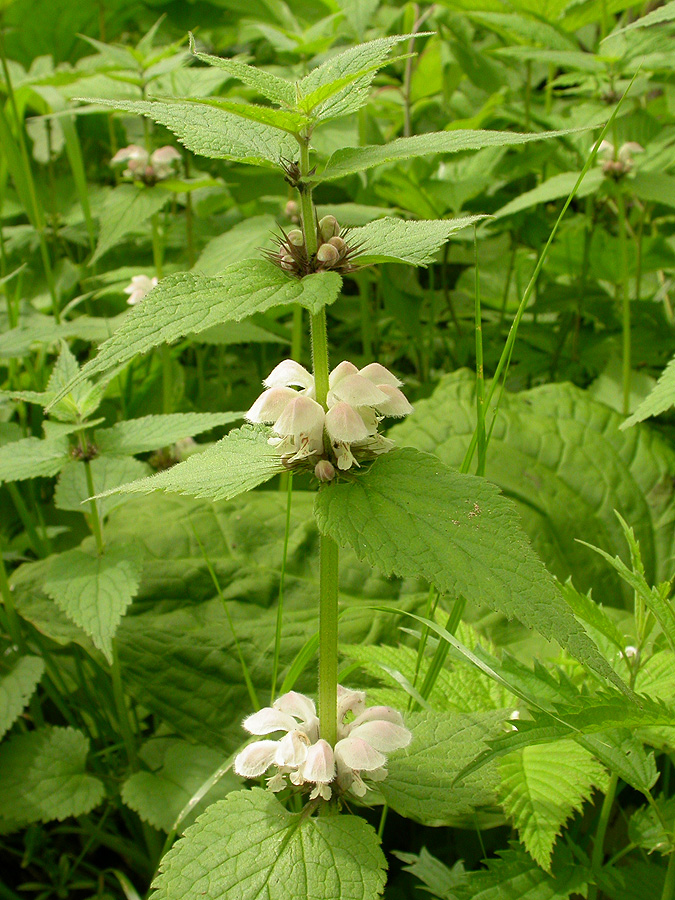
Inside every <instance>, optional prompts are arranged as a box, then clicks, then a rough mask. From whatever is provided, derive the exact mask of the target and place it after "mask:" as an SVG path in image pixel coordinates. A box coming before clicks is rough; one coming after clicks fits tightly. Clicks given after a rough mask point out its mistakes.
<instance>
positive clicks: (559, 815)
mask: <svg viewBox="0 0 675 900" xmlns="http://www.w3.org/2000/svg"><path fill="white" fill-rule="evenodd" d="M499 772H500V775H501V789H500V792H501V800H502V804H503V806H504V810H505V812H506V814H507V815H508V816H509V818H510V819H511V821H512V822H513V824H514V825H515V827H516V828H517V829H518V835H519V837H520V840H521V841H522V842H523V844H524V845H525V848H526V849H527V851H528V853H529V854H530V856H531V857H532V858H533V859H534V860H535V861H536V862H537V863H539V865H540V866H541V867H542V868H543V869H546V871H547V872H550V871H551V855H552V853H553V845H554V844H555V841H556V838H557V837H558V835H560V833H561V831H562V829H563V826H564V825H565V822H566V821H567V820H568V819H569V817H570V816H571V815H572V813H574V812H575V811H578V810H581V808H582V807H583V805H584V802H585V801H586V800H588V799H589V798H590V796H591V794H592V792H593V788H595V787H599V788H601V789H602V790H603V791H604V790H606V789H607V784H606V782H607V773H606V771H605V769H604V768H603V767H602V766H601V765H600V763H598V762H597V760H596V759H594V757H593V756H592V755H591V754H590V753H589V752H588V751H587V750H584V749H583V747H580V746H579V745H578V744H577V743H576V742H575V741H573V740H565V741H555V742H553V743H551V744H544V745H541V746H533V747H525V748H524V749H523V750H519V751H518V752H517V753H514V754H511V755H509V756H506V757H504V759H502V760H501V762H500V766H499Z"/></svg>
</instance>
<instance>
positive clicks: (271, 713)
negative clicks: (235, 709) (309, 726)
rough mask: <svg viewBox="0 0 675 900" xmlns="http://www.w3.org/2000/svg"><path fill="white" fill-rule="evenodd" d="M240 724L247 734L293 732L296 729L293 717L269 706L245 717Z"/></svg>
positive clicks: (296, 725) (296, 724)
mask: <svg viewBox="0 0 675 900" xmlns="http://www.w3.org/2000/svg"><path fill="white" fill-rule="evenodd" d="M241 724H242V727H243V728H245V729H246V731H248V732H249V734H272V732H274V731H293V730H294V729H295V728H297V727H298V723H297V722H296V721H295V719H294V718H293V716H289V715H288V713H284V712H281V711H280V710H278V709H273V708H272V707H271V706H265V707H264V708H263V709H259V710H258V712H255V713H253V714H252V715H250V716H247V717H246V718H245V719H244V721H243V722H242V723H241Z"/></svg>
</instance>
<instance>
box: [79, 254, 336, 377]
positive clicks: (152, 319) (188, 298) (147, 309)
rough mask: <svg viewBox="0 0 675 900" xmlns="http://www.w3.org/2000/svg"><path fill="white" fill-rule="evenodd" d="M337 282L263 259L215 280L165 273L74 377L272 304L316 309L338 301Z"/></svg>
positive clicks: (326, 275)
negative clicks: (292, 273)
mask: <svg viewBox="0 0 675 900" xmlns="http://www.w3.org/2000/svg"><path fill="white" fill-rule="evenodd" d="M341 285H342V280H341V278H340V276H339V275H337V274H336V273H335V272H317V273H316V274H314V275H308V276H307V277H305V278H302V279H300V278H291V277H289V276H288V275H286V274H284V273H283V272H282V271H281V269H279V268H277V266H275V265H273V264H272V263H270V262H266V261H264V260H247V261H246V262H243V263H235V264H233V265H231V266H228V268H227V269H225V271H224V272H223V273H222V275H220V276H218V277H216V278H210V277H208V276H205V275H195V274H191V273H182V274H177V275H168V276H167V277H166V278H163V279H162V280H161V281H160V282H159V284H158V285H157V287H155V288H153V289H152V291H150V293H149V294H148V295H147V297H145V298H144V300H143V302H142V303H138V304H137V305H136V306H134V307H133V309H132V310H131V312H130V313H129V315H128V316H127V318H126V319H125V320H124V322H123V323H122V325H121V326H120V327H119V328H118V329H117V331H116V332H115V334H113V335H112V337H110V338H108V340H107V341H105V343H103V344H102V345H101V347H100V348H99V352H98V356H97V357H96V358H95V359H93V360H91V361H90V362H88V363H87V364H86V365H85V366H84V367H83V369H82V371H81V373H80V375H79V376H78V380H79V379H82V378H85V377H88V376H91V375H95V374H97V373H98V372H105V371H106V370H107V369H111V368H113V367H115V366H118V365H121V364H123V363H126V362H128V361H129V360H131V359H133V358H134V356H136V355H137V354H139V353H147V351H148V350H151V349H152V348H153V347H156V346H158V345H159V344H163V343H170V342H171V341H175V340H177V339H178V338H180V337H184V336H185V335H186V334H199V332H201V331H205V330H206V329H207V328H210V327H211V326H212V325H219V324H221V323H223V322H228V321H235V322H238V321H239V320H240V319H244V318H246V317H247V316H250V315H252V314H253V313H256V312H263V311H264V310H266V309H270V308H271V307H273V306H281V305H284V304H289V303H300V304H301V305H302V306H305V307H306V308H307V309H309V310H310V311H311V312H313V313H314V312H318V311H319V309H321V307H323V306H325V305H326V304H329V303H333V302H334V301H335V300H336V299H337V296H338V294H339V293H340V287H341ZM75 383H76V382H75V381H73V382H71V383H70V385H68V389H72V387H73V386H74V384H75Z"/></svg>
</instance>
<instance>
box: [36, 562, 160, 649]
mask: <svg viewBox="0 0 675 900" xmlns="http://www.w3.org/2000/svg"><path fill="white" fill-rule="evenodd" d="M142 568H143V557H142V554H141V553H139V551H138V549H137V547H136V546H134V545H127V546H122V547H110V548H108V549H107V550H106V551H105V553H104V554H103V555H102V556H98V555H94V556H92V555H91V554H90V553H87V552H85V551H84V550H81V549H79V548H75V549H73V550H66V552H65V553H60V554H59V555H58V556H55V557H54V558H53V559H52V561H51V565H50V566H49V571H48V573H47V577H46V579H45V582H44V590H45V591H46V593H47V594H49V596H50V597H51V598H52V599H53V600H54V601H55V602H56V603H57V604H58V605H59V606H60V607H61V609H62V610H63V611H64V612H65V614H66V615H67V616H68V617H69V618H70V619H72V620H73V622H75V624H76V625H79V626H80V628H82V630H83V631H85V632H86V633H87V634H88V635H89V637H90V638H91V639H92V641H93V642H94V645H95V646H96V647H98V649H99V650H101V651H102V653H103V654H104V656H105V657H106V659H107V660H108V662H109V663H112V641H113V638H114V637H115V633H116V631H117V629H118V627H119V624H120V621H121V619H122V616H123V615H124V613H125V612H126V610H127V608H128V606H129V604H130V603H131V601H132V600H133V598H134V596H135V595H136V592H137V591H138V586H139V583H140V578H141V571H142Z"/></svg>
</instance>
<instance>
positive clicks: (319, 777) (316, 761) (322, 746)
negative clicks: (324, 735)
mask: <svg viewBox="0 0 675 900" xmlns="http://www.w3.org/2000/svg"><path fill="white" fill-rule="evenodd" d="M302 777H303V778H304V779H305V781H313V782H319V781H322V782H324V783H328V782H329V781H332V780H333V779H334V778H335V757H334V756H333V748H332V747H331V745H330V744H329V743H328V741H324V740H323V739H321V740H319V741H317V742H316V744H312V746H311V747H310V748H309V750H308V751H307V759H306V760H305V764H304V765H303V767H302Z"/></svg>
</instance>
